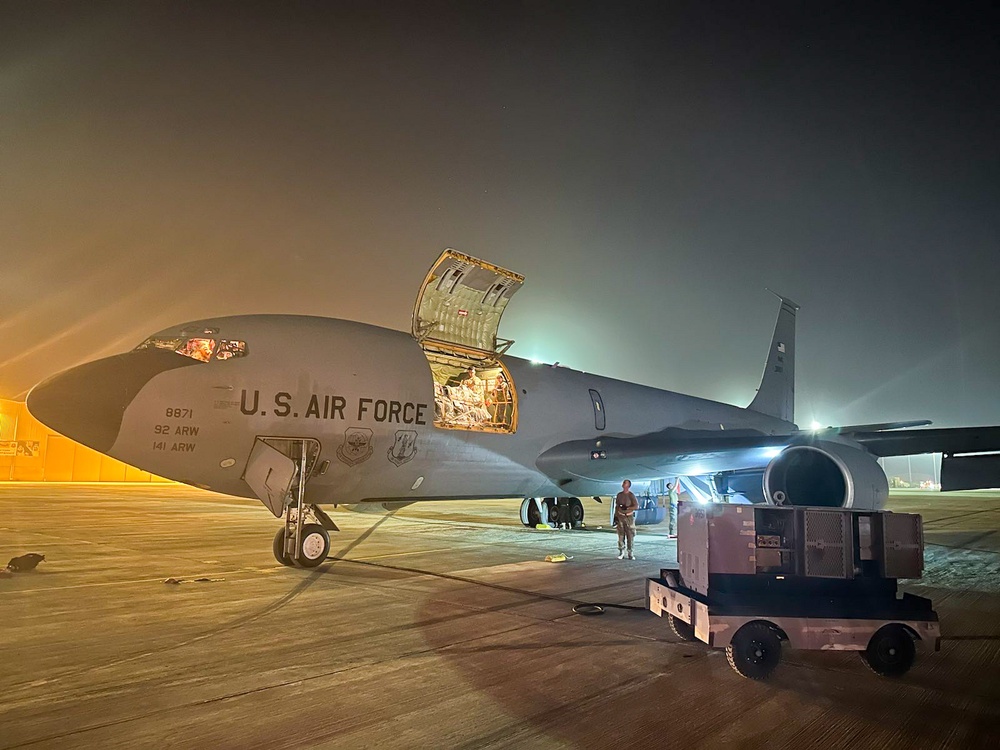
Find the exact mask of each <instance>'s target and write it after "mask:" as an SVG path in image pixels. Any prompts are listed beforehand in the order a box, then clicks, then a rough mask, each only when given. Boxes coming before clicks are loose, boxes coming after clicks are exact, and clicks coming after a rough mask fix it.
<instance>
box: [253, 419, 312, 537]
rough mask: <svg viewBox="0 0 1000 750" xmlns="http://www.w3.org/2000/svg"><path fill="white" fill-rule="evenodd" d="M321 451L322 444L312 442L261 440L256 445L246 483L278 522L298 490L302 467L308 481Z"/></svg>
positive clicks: (306, 439)
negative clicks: (296, 489)
mask: <svg viewBox="0 0 1000 750" xmlns="http://www.w3.org/2000/svg"><path fill="white" fill-rule="evenodd" d="M303 446H304V447H305V456H304V457H303V455H302V454H303ZM319 447H320V446H319V441H318V440H314V439H312V438H270V437H258V438H257V439H256V440H255V441H254V444H253V449H252V450H251V451H250V458H249V459H248V460H247V465H246V469H244V471H243V481H245V482H246V483H247V484H248V485H250V489H252V490H253V491H254V493H255V494H256V495H257V497H258V498H260V501H261V502H262V503H264V506H265V507H266V508H267V509H268V510H269V511H271V513H273V514H274V516H275V518H280V517H281V515H282V513H284V512H285V506H286V504H287V501H288V500H289V498H290V497H291V496H292V492H293V491H294V490H295V488H296V487H297V486H298V477H299V474H300V473H302V470H303V465H304V467H305V472H304V473H305V476H306V481H308V478H309V476H310V473H311V471H312V467H313V464H314V463H315V461H316V457H317V456H318V455H319ZM303 458H305V461H303Z"/></svg>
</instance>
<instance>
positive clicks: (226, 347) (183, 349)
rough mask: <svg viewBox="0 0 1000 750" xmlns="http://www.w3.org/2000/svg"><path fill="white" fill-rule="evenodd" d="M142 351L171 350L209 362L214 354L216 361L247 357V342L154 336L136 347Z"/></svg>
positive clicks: (201, 337)
mask: <svg viewBox="0 0 1000 750" xmlns="http://www.w3.org/2000/svg"><path fill="white" fill-rule="evenodd" d="M140 349H169V350H170V351H173V352H177V353H178V354H180V355H181V356H183V357H190V358H191V359H196V360H198V361H199V362H209V361H211V359H212V355H213V354H214V355H215V358H216V359H221V360H227V359H234V358H236V357H245V356H246V355H247V342H246V341H238V340H236V339H214V338H208V337H203V336H198V337H194V338H180V337H170V336H152V337H150V338H148V339H146V340H145V341H143V342H142V343H141V344H139V346H137V347H136V350H137V351H138V350H140Z"/></svg>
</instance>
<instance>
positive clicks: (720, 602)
mask: <svg viewBox="0 0 1000 750" xmlns="http://www.w3.org/2000/svg"><path fill="white" fill-rule="evenodd" d="M677 559H678V563H679V566H678V567H677V568H665V569H663V570H661V571H660V577H659V578H651V579H648V580H647V581H646V600H647V607H648V608H649V609H650V611H652V612H653V613H654V614H656V615H659V616H660V617H666V618H667V620H668V621H669V624H670V628H671V630H672V631H673V632H674V634H675V635H677V636H678V637H679V638H682V639H684V640H689V641H693V640H699V641H702V642H704V643H707V644H708V645H709V646H711V647H712V648H725V649H726V656H727V657H728V658H729V663H730V665H731V666H732V668H733V669H735V670H736V672H738V673H739V674H740V675H742V676H743V677H748V678H750V679H754V680H762V679H765V678H767V677H768V676H769V675H770V674H771V673H772V672H773V671H774V668H775V667H776V666H777V665H778V662H779V661H780V660H781V647H782V643H783V642H784V643H786V644H787V646H788V647H789V648H799V649H824V650H833V651H860V652H861V657H862V658H863V659H864V661H865V663H866V664H867V665H868V666H869V667H870V668H871V669H872V671H874V672H876V673H877V674H880V675H884V676H886V677H897V676H900V675H902V674H904V673H905V672H906V671H907V670H908V669H909V668H910V666H911V665H912V664H913V660H914V657H915V654H916V645H917V644H918V643H919V644H922V645H925V646H926V645H929V644H933V645H934V650H935V651H937V650H938V649H939V648H940V640H941V630H940V626H939V624H938V617H937V614H936V613H935V612H934V610H933V609H932V605H931V601H930V600H929V599H925V598H924V597H920V596H914V595H912V594H909V593H904V594H903V595H902V596H901V597H900V596H898V594H897V581H898V579H900V578H920V576H921V575H922V572H923V562H924V549H923V527H922V524H921V519H920V516H918V515H915V514H912V513H890V512H885V511H852V510H844V509H839V508H837V509H833V508H810V507H778V506H773V505H730V504H722V503H716V504H707V505H702V504H698V503H681V504H680V507H679V511H678V528H677Z"/></svg>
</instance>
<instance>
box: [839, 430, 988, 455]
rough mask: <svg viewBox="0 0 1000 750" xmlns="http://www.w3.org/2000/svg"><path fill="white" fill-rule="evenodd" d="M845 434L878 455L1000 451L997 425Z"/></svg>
mask: <svg viewBox="0 0 1000 750" xmlns="http://www.w3.org/2000/svg"><path fill="white" fill-rule="evenodd" d="M840 434H841V435H843V434H845V433H844V432H841V433H840ZM847 435H848V437H850V439H851V440H856V441H857V442H859V443H861V444H862V445H863V446H864V447H865V448H867V449H868V450H869V451H870V452H871V453H873V454H874V455H876V456H880V457H882V456H914V455H917V454H919V453H986V452H990V451H1000V427H944V428H935V429H930V430H901V431H899V432H851V433H847Z"/></svg>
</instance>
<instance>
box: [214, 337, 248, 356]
mask: <svg viewBox="0 0 1000 750" xmlns="http://www.w3.org/2000/svg"><path fill="white" fill-rule="evenodd" d="M245 356H247V342H246V341H231V340H229V339H222V341H220V342H219V351H218V352H216V355H215V358H216V359H234V358H235V357H245Z"/></svg>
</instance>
